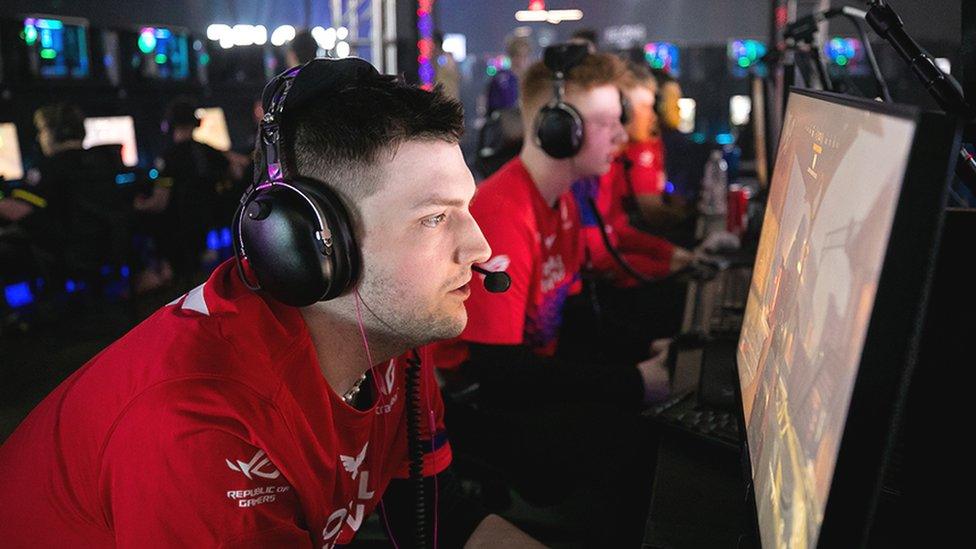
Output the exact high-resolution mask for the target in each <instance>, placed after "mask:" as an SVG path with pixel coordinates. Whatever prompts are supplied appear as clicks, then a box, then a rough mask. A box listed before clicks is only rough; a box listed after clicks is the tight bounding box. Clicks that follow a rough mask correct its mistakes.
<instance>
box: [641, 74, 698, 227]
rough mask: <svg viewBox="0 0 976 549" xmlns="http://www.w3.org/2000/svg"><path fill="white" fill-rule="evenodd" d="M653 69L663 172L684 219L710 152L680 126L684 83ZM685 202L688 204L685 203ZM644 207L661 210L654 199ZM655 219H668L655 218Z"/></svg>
mask: <svg viewBox="0 0 976 549" xmlns="http://www.w3.org/2000/svg"><path fill="white" fill-rule="evenodd" d="M652 72H653V74H654V77H655V78H656V79H657V84H658V95H657V101H656V105H655V108H656V111H657V114H658V124H659V131H660V136H661V141H662V143H663V145H664V171H665V172H666V173H667V177H668V181H670V182H671V184H672V186H673V191H672V194H673V198H674V199H675V206H674V208H673V209H674V210H675V211H680V209H681V207H684V211H685V212H686V213H685V215H684V216H683V218H682V220H684V219H687V218H688V217H690V213H691V212H692V211H693V206H692V205H693V204H695V202H696V200H697V197H698V191H699V189H700V187H701V180H702V177H703V176H704V172H705V162H706V161H707V160H708V154H709V152H710V151H709V148H708V147H707V146H705V145H700V144H698V143H695V142H694V141H692V140H691V139H690V138H689V137H688V135H686V134H684V133H682V132H681V131H680V130H679V129H678V127H679V126H680V125H681V109H680V108H679V103H678V100H679V99H681V98H682V96H683V94H682V90H681V85H680V84H679V83H678V81H677V80H676V79H675V78H674V77H673V76H672V75H671V74H670V73H669V72H667V71H665V70H663V69H653V70H652ZM684 204H687V205H688V206H683V205H684ZM644 207H645V208H649V213H650V214H652V215H653V213H654V212H656V211H657V210H658V209H657V208H655V207H654V204H653V202H647V203H646V204H645V206H644ZM655 219H668V218H667V217H655ZM672 221H674V220H673V219H672ZM678 222H681V221H678Z"/></svg>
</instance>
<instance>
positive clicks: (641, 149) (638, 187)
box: [626, 140, 665, 194]
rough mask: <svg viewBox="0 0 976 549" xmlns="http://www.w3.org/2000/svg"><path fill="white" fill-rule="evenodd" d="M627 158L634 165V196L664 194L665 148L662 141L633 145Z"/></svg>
mask: <svg viewBox="0 0 976 549" xmlns="http://www.w3.org/2000/svg"><path fill="white" fill-rule="evenodd" d="M626 154H627V157H628V158H630V161H631V162H632V163H633V166H632V168H631V170H630V180H631V184H632V185H633V187H634V194H661V193H663V192H664V179H665V177H664V148H663V147H662V146H661V141H660V140H654V141H644V142H640V143H634V144H631V145H630V146H629V147H628V149H627V153H626Z"/></svg>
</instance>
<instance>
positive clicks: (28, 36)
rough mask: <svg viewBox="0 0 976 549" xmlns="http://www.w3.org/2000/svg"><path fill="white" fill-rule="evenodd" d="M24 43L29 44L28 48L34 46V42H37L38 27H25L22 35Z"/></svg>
mask: <svg viewBox="0 0 976 549" xmlns="http://www.w3.org/2000/svg"><path fill="white" fill-rule="evenodd" d="M20 36H21V37H22V38H23V39H24V42H27V45H28V46H33V45H34V42H37V27H35V26H34V25H26V26H24V32H22V33H21V35H20Z"/></svg>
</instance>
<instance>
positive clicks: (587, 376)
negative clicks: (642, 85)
mask: <svg viewBox="0 0 976 549" xmlns="http://www.w3.org/2000/svg"><path fill="white" fill-rule="evenodd" d="M624 69H625V67H624V65H623V62H622V61H620V60H619V59H618V58H616V57H614V56H611V55H606V54H592V55H588V56H586V57H585V58H584V59H583V60H582V61H581V62H580V63H579V64H578V65H576V66H575V67H574V68H572V69H570V70H569V71H568V72H567V73H566V78H565V92H566V93H565V101H566V102H567V103H569V104H571V105H572V106H573V107H574V108H575V110H576V111H578V112H579V115H580V116H581V118H582V126H583V141H582V146H581V148H580V149H579V150H578V152H576V153H575V154H573V155H572V156H570V157H568V158H554V157H552V156H550V155H549V154H548V153H547V152H545V151H544V150H543V148H542V147H541V146H540V145H539V144H537V143H536V141H535V136H536V132H535V128H534V126H535V118H536V116H537V115H538V113H539V112H540V110H541V109H542V108H543V107H544V106H545V105H547V104H548V103H550V102H551V101H552V99H553V93H554V92H553V90H554V82H553V80H554V76H553V73H552V71H550V70H549V69H548V68H547V67H546V66H545V65H544V64H543V63H537V64H535V65H533V66H531V67H530V68H529V69H528V71H527V72H526V74H525V77H524V78H523V79H522V83H521V84H522V89H521V101H522V105H521V107H522V113H523V126H524V129H523V131H524V136H525V139H524V144H523V147H522V151H521V153H520V155H519V156H518V157H517V158H515V159H513V160H511V161H510V162H509V163H508V164H506V165H505V166H503V167H502V168H501V169H500V170H499V171H497V172H496V173H495V174H493V175H492V176H491V177H490V178H488V179H486V180H485V181H483V182H482V183H481V184H480V186H479V188H478V191H477V193H476V196H475V199H474V202H473V203H472V206H471V213H472V215H474V217H475V219H476V220H477V221H478V224H479V225H480V226H481V229H482V231H483V232H484V234H485V237H486V238H487V239H488V243H489V244H490V245H491V248H492V253H493V255H492V257H491V259H489V260H488V261H487V262H486V263H484V264H482V266H483V267H484V268H486V269H488V270H491V271H505V272H506V273H507V274H508V275H509V276H510V277H511V288H510V289H509V290H508V291H507V292H506V293H504V294H489V293H487V292H486V291H485V289H483V288H481V287H479V286H477V285H473V286H472V289H471V298H470V299H469V300H468V301H467V302H466V304H465V305H466V308H467V310H468V318H469V322H468V325H467V327H466V328H465V330H464V332H462V334H461V335H460V337H458V338H456V339H454V340H452V341H448V342H441V343H438V344H436V345H434V346H433V349H434V351H433V352H432V358H433V360H434V364H435V366H437V367H438V368H441V369H442V370H443V371H444V372H445V375H446V376H447V377H448V378H454V379H453V381H456V382H457V383H459V384H460V385H468V384H470V385H471V386H473V385H474V384H477V386H478V390H477V393H476V395H475V396H474V398H475V399H476V401H477V404H478V409H479V411H481V412H482V413H483V414H484V416H483V421H481V420H479V419H478V418H473V419H472V421H471V424H470V425H466V427H467V428H465V429H457V430H455V431H454V433H455V435H456V436H455V438H454V440H455V442H458V443H459V444H460V447H461V448H462V449H463V451H464V452H465V453H469V454H473V455H475V456H477V457H478V458H480V459H483V460H484V461H487V462H488V463H491V464H492V465H494V466H496V467H498V468H501V469H502V470H503V471H504V473H505V475H506V477H507V478H509V479H511V480H512V482H513V484H514V486H515V488H516V489H517V490H518V491H519V492H520V493H521V494H522V496H523V497H525V498H526V499H529V500H530V501H534V502H537V503H540V504H548V503H554V502H557V501H560V500H562V499H563V498H565V497H567V496H570V494H571V493H572V492H573V491H575V493H577V494H581V493H582V494H585V497H586V498H587V500H588V501H590V502H591V505H589V506H587V509H588V511H587V513H586V514H587V516H573V517H572V519H571V520H567V523H570V525H585V526H586V529H585V532H584V535H585V536H586V542H587V543H590V544H599V545H603V546H608V547H610V546H612V547H617V546H629V545H636V544H637V543H639V539H640V534H641V532H642V528H643V522H644V518H645V516H646V500H645V498H646V497H647V496H649V494H650V483H649V478H648V473H649V471H650V469H651V468H652V465H651V464H652V463H653V461H654V454H653V451H652V450H651V447H652V445H651V442H650V441H649V440H648V438H649V437H648V428H647V426H646V425H642V424H641V423H640V421H639V417H638V414H636V413H635V411H636V410H637V409H639V408H640V406H641V405H642V403H644V402H649V401H654V400H656V399H659V398H662V397H663V396H664V395H665V394H666V391H667V373H666V371H665V370H664V369H663V366H662V364H661V362H662V361H661V357H654V358H651V359H647V360H645V361H643V362H641V363H640V364H634V363H627V364H611V363H607V362H604V361H599V360H592V361H585V360H576V359H575V358H574V357H563V356H557V355H556V351H557V346H558V343H559V341H558V340H559V333H560V329H561V319H562V314H563V306H564V304H565V301H566V299H567V297H568V296H569V295H571V294H573V293H575V292H577V291H578V288H579V285H580V284H579V282H580V279H579V273H580V267H581V262H582V247H581V245H582V243H581V240H580V225H579V214H578V212H577V209H576V206H575V204H574V201H573V197H572V195H571V194H570V193H569V190H570V186H571V185H572V183H573V182H574V181H576V180H577V179H580V178H582V177H586V176H592V175H599V174H602V173H605V172H606V171H607V170H608V169H610V165H611V162H612V161H613V158H614V155H615V154H616V152H617V150H618V149H619V147H620V145H621V144H622V143H623V142H624V140H625V139H626V133H625V132H624V128H623V126H622V124H621V115H622V105H621V100H620V91H619V87H618V84H619V80H620V78H622V77H623V76H624V73H625V70H624ZM448 391H449V392H450V391H452V389H451V388H450V383H449V388H448ZM460 411H464V409H463V408H462V409H461V410H460ZM450 417H454V418H456V419H457V418H460V417H462V416H460V415H458V416H454V415H452V416H450ZM465 417H467V416H465ZM603 459H609V460H612V461H613V462H614V466H613V467H610V468H608V467H602V466H600V465H598V462H599V461H600V460H603ZM610 469H613V474H612V475H611V476H613V478H609V477H608V475H610ZM621 471H624V472H625V473H621ZM625 477H626V478H628V481H627V484H626V485H624V484H623V483H621V482H620V479H621V478H625Z"/></svg>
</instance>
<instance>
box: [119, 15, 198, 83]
mask: <svg viewBox="0 0 976 549" xmlns="http://www.w3.org/2000/svg"><path fill="white" fill-rule="evenodd" d="M128 39H129V40H132V41H135V46H136V47H135V48H134V49H132V50H131V51H132V59H131V62H132V66H133V67H136V68H138V70H139V73H140V74H141V75H142V77H143V78H148V79H152V80H177V81H181V80H187V79H189V77H190V48H189V33H188V32H187V31H185V30H182V29H178V28H168V27H142V28H140V29H139V31H138V34H136V35H135V36H131V35H129V36H128Z"/></svg>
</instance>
